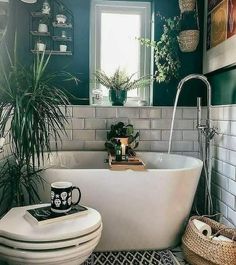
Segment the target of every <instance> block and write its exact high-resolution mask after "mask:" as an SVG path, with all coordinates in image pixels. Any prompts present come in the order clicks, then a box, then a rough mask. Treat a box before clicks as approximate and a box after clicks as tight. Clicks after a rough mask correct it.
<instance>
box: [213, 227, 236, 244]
mask: <svg viewBox="0 0 236 265" xmlns="http://www.w3.org/2000/svg"><path fill="white" fill-rule="evenodd" d="M229 229H230V230H231V229H232V228H228V227H226V228H221V229H220V230H219V231H217V232H216V233H215V234H214V235H212V238H214V237H217V236H218V235H219V234H220V233H221V232H222V231H224V230H229ZM231 239H232V240H233V241H234V239H236V232H234V234H233V237H232V238H231Z"/></svg>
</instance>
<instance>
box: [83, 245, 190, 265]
mask: <svg viewBox="0 0 236 265" xmlns="http://www.w3.org/2000/svg"><path fill="white" fill-rule="evenodd" d="M172 254H173V255H174V257H173V256H172ZM150 264H152V265H160V264H162V265H189V264H188V263H187V262H185V261H184V258H183V253H182V250H181V248H180V247H177V248H175V249H172V250H171V251H169V250H163V251H155V250H146V251H117V252H116V251H113V252H95V253H94V254H92V256H91V257H90V258H89V259H88V260H87V261H86V262H85V263H84V264H83V265H150Z"/></svg>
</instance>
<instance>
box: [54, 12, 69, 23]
mask: <svg viewBox="0 0 236 265" xmlns="http://www.w3.org/2000/svg"><path fill="white" fill-rule="evenodd" d="M66 19H67V17H66V16H65V15H62V14H58V15H56V20H57V23H58V24H65V23H66Z"/></svg>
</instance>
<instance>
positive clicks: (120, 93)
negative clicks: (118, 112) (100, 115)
mask: <svg viewBox="0 0 236 265" xmlns="http://www.w3.org/2000/svg"><path fill="white" fill-rule="evenodd" d="M109 100H110V102H111V103H112V106H124V103H125V102H126V100H127V91H126V90H117V89H110V90H109Z"/></svg>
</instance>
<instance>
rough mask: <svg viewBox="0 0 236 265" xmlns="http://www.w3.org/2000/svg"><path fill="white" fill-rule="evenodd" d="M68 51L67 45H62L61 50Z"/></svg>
mask: <svg viewBox="0 0 236 265" xmlns="http://www.w3.org/2000/svg"><path fill="white" fill-rule="evenodd" d="M66 51H67V45H63V44H61V45H60V52H66Z"/></svg>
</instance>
